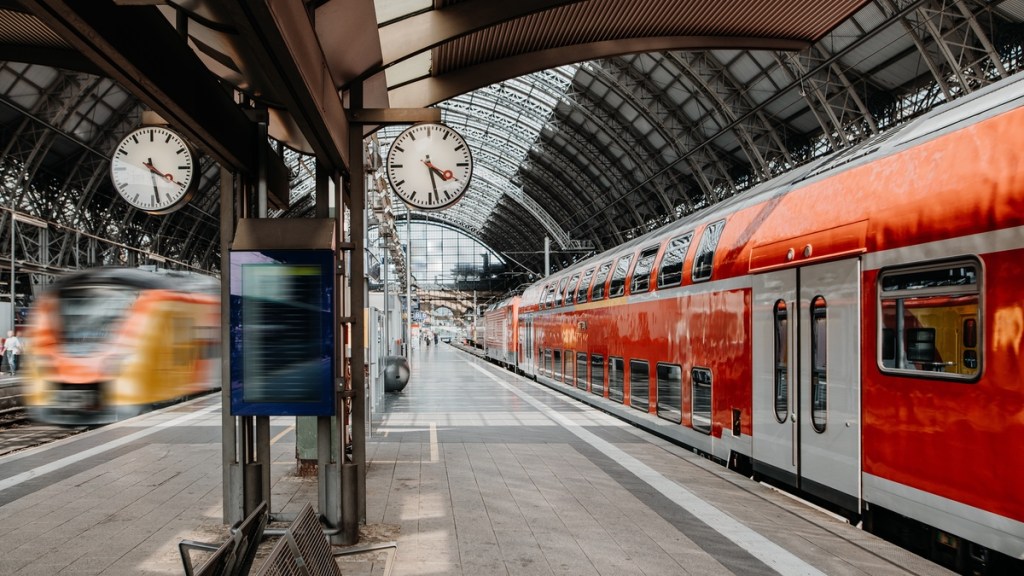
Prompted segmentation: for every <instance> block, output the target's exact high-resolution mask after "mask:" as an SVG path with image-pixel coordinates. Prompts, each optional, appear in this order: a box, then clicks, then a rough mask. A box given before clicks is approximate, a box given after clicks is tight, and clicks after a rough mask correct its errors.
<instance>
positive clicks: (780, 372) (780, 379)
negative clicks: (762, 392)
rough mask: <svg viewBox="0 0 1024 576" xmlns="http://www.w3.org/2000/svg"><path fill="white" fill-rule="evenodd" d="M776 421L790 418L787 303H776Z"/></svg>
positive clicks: (780, 301)
mask: <svg viewBox="0 0 1024 576" xmlns="http://www.w3.org/2000/svg"><path fill="white" fill-rule="evenodd" d="M774 387H775V420H777V421H778V422H779V423H780V424H781V423H783V422H785V421H786V418H787V417H788V416H789V311H788V310H787V309H786V302H785V301H784V300H779V301H777V302H776V303H775V386H774Z"/></svg>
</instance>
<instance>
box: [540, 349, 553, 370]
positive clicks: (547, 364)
mask: <svg viewBox="0 0 1024 576" xmlns="http://www.w3.org/2000/svg"><path fill="white" fill-rule="evenodd" d="M542 366H543V368H542V369H541V372H543V373H544V374H546V375H548V376H550V375H551V349H550V348H545V349H544V361H543V363H542Z"/></svg>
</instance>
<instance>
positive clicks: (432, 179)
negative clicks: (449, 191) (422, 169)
mask: <svg viewBox="0 0 1024 576" xmlns="http://www.w3.org/2000/svg"><path fill="white" fill-rule="evenodd" d="M425 164H426V165H427V172H429V173H430V185H431V186H433V187H434V195H435V196H436V195H437V180H435V179H434V171H435V170H436V169H435V168H434V167H432V166H431V165H430V162H425ZM442 178H444V176H442Z"/></svg>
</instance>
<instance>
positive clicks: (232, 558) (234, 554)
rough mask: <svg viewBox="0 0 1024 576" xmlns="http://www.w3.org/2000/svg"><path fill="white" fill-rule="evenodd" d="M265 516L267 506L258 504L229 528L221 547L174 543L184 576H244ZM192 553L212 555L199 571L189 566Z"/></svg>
mask: <svg viewBox="0 0 1024 576" xmlns="http://www.w3.org/2000/svg"><path fill="white" fill-rule="evenodd" d="M268 519H269V514H268V512H267V503H266V502H261V503H260V505H259V506H257V507H256V509H255V510H253V512H252V514H249V516H247V517H245V518H244V519H243V520H242V521H241V522H239V523H237V524H235V525H234V526H232V527H231V537H230V538H228V539H227V540H225V541H224V542H223V543H222V544H220V545H217V544H211V543H208V542H197V541H195V540H182V541H181V542H179V543H178V551H179V552H180V553H181V563H182V565H183V566H184V568H185V576H214V575H217V576H221V575H228V576H245V575H246V574H248V573H249V570H251V569H252V562H253V559H254V558H256V550H257V549H258V548H259V546H260V541H261V540H263V531H264V530H265V529H266V527H267V521H268ZM193 550H204V551H208V552H209V551H212V552H213V554H212V555H210V557H209V558H207V559H206V560H205V561H204V562H203V564H202V565H200V566H199V568H195V567H194V566H193V564H192V556H191V552H192V551H193Z"/></svg>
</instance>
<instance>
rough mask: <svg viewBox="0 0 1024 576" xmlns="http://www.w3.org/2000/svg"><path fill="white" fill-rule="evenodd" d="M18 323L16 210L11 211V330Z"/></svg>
mask: <svg viewBox="0 0 1024 576" xmlns="http://www.w3.org/2000/svg"><path fill="white" fill-rule="evenodd" d="M17 323H18V313H17V311H16V310H15V308H14V210H13V209H11V330H14V326H15V325H16V324H17Z"/></svg>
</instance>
